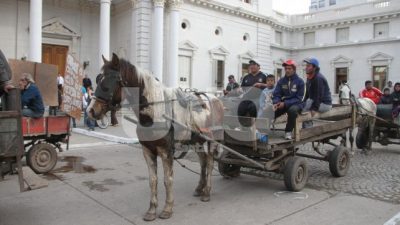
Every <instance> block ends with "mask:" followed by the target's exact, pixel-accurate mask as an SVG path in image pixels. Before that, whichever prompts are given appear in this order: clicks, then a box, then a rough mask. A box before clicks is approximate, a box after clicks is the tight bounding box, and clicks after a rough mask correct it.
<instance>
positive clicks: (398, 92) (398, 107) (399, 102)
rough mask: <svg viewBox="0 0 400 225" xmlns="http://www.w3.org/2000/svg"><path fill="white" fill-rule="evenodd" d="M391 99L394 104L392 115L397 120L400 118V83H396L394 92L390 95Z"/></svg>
mask: <svg viewBox="0 0 400 225" xmlns="http://www.w3.org/2000/svg"><path fill="white" fill-rule="evenodd" d="M390 98H391V100H392V103H393V110H392V115H393V118H396V117H398V116H399V113H400V83H396V84H395V85H394V91H393V93H392V94H391V95H390Z"/></svg>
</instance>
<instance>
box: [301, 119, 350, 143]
mask: <svg viewBox="0 0 400 225" xmlns="http://www.w3.org/2000/svg"><path fill="white" fill-rule="evenodd" d="M351 126H352V119H351V118H349V119H345V120H341V121H339V122H336V123H329V124H324V125H320V126H315V127H310V128H306V129H302V130H300V139H301V140H304V139H307V138H310V137H314V136H319V135H321V134H326V133H329V132H332V131H337V130H342V129H345V128H350V127H351Z"/></svg>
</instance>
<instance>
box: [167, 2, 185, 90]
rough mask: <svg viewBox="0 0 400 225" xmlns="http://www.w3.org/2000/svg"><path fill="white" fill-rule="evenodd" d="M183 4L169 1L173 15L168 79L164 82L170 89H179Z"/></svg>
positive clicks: (170, 27)
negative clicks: (181, 9) (180, 10)
mask: <svg viewBox="0 0 400 225" xmlns="http://www.w3.org/2000/svg"><path fill="white" fill-rule="evenodd" d="M182 3H183V1H182V0H169V6H170V11H171V13H170V24H169V40H168V43H169V44H168V47H169V52H168V75H167V76H168V79H167V80H166V82H164V83H165V84H166V85H167V86H168V87H178V77H179V75H178V51H179V46H178V41H179V22H180V21H179V20H180V18H179V8H180V6H181V5H182Z"/></svg>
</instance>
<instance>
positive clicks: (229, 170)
mask: <svg viewBox="0 0 400 225" xmlns="http://www.w3.org/2000/svg"><path fill="white" fill-rule="evenodd" d="M227 155H228V152H227V151H224V152H223V153H222V155H221V158H224V157H226V156H227ZM218 170H219V174H221V176H223V177H225V178H233V177H238V176H240V166H238V165H232V164H228V163H223V162H221V160H218Z"/></svg>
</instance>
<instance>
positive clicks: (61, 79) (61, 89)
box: [57, 74, 64, 110]
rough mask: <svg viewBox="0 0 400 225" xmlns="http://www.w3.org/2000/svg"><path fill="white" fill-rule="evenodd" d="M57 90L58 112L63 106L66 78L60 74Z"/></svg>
mask: <svg viewBox="0 0 400 225" xmlns="http://www.w3.org/2000/svg"><path fill="white" fill-rule="evenodd" d="M57 88H58V91H57V92H58V110H61V104H62V95H63V92H64V77H63V76H62V75H61V74H58V77H57Z"/></svg>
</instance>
